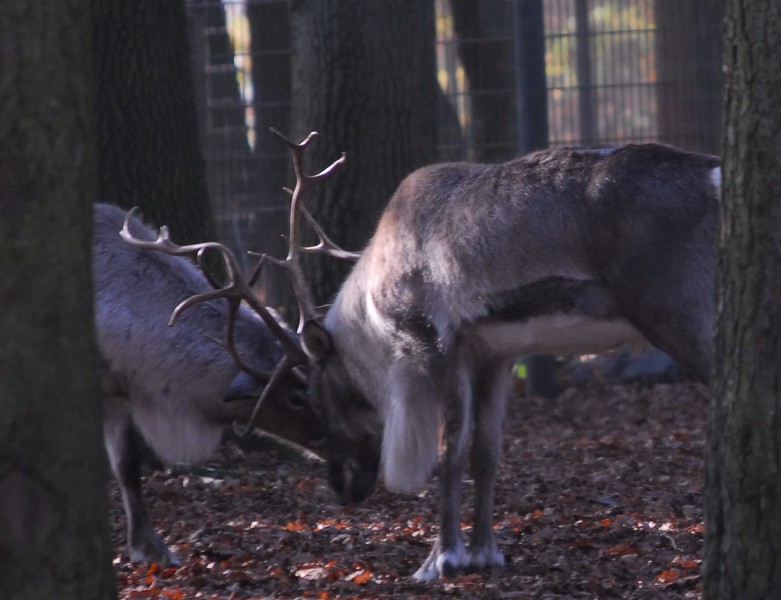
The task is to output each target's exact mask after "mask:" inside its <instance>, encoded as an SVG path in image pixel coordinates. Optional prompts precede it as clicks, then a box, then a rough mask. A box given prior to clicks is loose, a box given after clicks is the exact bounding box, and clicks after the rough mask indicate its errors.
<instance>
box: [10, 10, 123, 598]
mask: <svg viewBox="0 0 781 600" xmlns="http://www.w3.org/2000/svg"><path fill="white" fill-rule="evenodd" d="M88 9H89V2H87V1H85V0H48V1H45V2H28V1H27V0H5V1H4V2H3V3H2V4H0V40H2V45H0V64H2V65H3V69H2V73H3V76H2V77H0V97H2V99H3V100H2V104H1V105H0V106H1V108H0V155H2V157H3V159H2V160H0V211H2V215H3V217H2V219H0V306H2V311H0V340H2V342H0V582H1V583H0V595H1V596H2V597H3V598H5V599H17V598H18V599H25V600H27V599H30V598H57V599H60V600H69V599H73V600H83V599H85V598H90V599H92V598H96V599H97V598H114V597H116V589H115V581H114V573H113V569H112V565H111V542H110V537H109V525H108V500H107V495H106V481H107V476H108V469H107V463H106V458H105V451H104V449H103V440H102V436H101V414H102V411H101V405H100V395H99V386H98V378H97V370H96V367H97V365H96V363H97V349H96V344H95V335H94V326H93V315H92V289H91V283H90V282H91V279H90V265H91V261H90V254H91V253H90V250H91V247H90V246H91V244H90V239H91V229H92V200H93V196H94V191H95V172H94V169H93V165H94V161H95V150H94V139H93V136H92V132H93V123H92V104H91V102H90V101H89V99H90V98H91V92H92V81H91V70H90V68H89V67H90V63H91V60H90V48H89V37H90V35H89V10H88Z"/></svg>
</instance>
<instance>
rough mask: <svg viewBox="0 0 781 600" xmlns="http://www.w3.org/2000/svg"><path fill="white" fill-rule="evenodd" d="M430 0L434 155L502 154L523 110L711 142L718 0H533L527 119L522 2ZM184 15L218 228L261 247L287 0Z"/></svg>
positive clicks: (521, 123) (286, 96) (570, 126)
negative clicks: (540, 86)
mask: <svg viewBox="0 0 781 600" xmlns="http://www.w3.org/2000/svg"><path fill="white" fill-rule="evenodd" d="M434 1H435V8H436V12H437V20H436V23H437V26H436V36H435V39H434V40H432V43H434V44H435V48H436V55H437V68H438V73H437V77H438V80H439V83H440V87H441V90H442V97H441V99H440V109H441V110H440V114H441V117H440V121H439V139H440V146H439V147H440V158H441V160H453V159H472V160H503V159H506V158H510V157H512V156H515V155H517V154H518V153H519V152H520V151H521V150H522V144H521V142H520V140H521V139H522V137H523V134H524V127H525V126H528V123H529V122H532V123H533V122H534V120H535V119H544V120H545V122H546V123H547V131H548V143H549V144H551V145H586V146H594V145H615V144H620V143H624V142H642V141H662V142H666V143H672V144H675V145H679V146H682V147H686V148H689V149H694V150H700V151H706V152H713V153H716V152H718V150H719V142H720V118H721V108H720V107H721V76H722V75H721V66H720V65H721V47H720V44H721V20H722V15H723V1H720V0H715V1H714V0H687V1H686V2H680V1H679V0H544V2H542V7H543V21H544V48H543V49H542V50H543V53H544V73H545V89H544V90H542V91H540V92H539V93H541V94H544V96H545V102H544V103H543V106H544V109H543V112H544V113H545V114H535V115H532V116H531V121H530V120H529V115H528V114H527V115H525V118H522V117H523V116H524V114H525V111H526V112H528V109H529V107H527V106H524V101H523V98H524V95H523V94H522V92H523V91H524V85H525V84H526V82H525V81H524V79H523V77H522V76H521V74H522V73H523V71H522V70H521V69H520V66H521V64H522V61H523V59H524V58H525V55H524V52H526V51H528V47H529V46H528V40H526V39H524V35H527V36H528V27H527V28H526V29H524V26H525V25H528V21H527V20H525V19H528V18H529V15H530V13H529V11H528V7H529V3H528V2H527V1H526V0H434ZM188 14H189V22H190V32H191V42H192V43H191V45H192V48H193V69H194V72H195V76H196V82H197V94H198V100H199V107H200V109H199V110H200V126H201V139H202V144H203V152H204V156H205V159H206V163H207V174H208V180H209V187H210V194H211V198H212V204H213V207H214V211H215V215H216V217H217V221H218V228H219V234H220V236H221V237H222V239H223V240H224V241H226V242H228V243H230V244H232V245H234V246H236V247H237V248H238V249H239V250H243V249H247V248H254V249H258V248H260V247H268V246H267V243H266V242H267V240H266V239H265V238H267V237H268V235H269V232H270V231H272V230H273V229H274V227H277V226H279V225H280V223H282V224H283V223H284V211H285V208H284V207H285V204H286V197H285V195H284V194H283V193H282V192H281V186H282V185H283V184H284V182H285V174H286V173H287V166H286V161H287V158H286V155H285V152H284V150H283V148H281V147H280V146H278V145H275V143H274V141H273V140H272V139H271V137H270V136H269V135H268V134H267V131H268V127H269V126H275V127H278V128H280V129H281V130H287V128H288V124H289V122H290V88H291V83H290V38H289V35H290V34H289V22H288V19H289V17H288V3H287V1H286V0H222V1H220V0H188ZM525 31H526V32H527V33H524V32H525ZM526 91H528V90H526ZM525 97H526V98H527V101H528V97H529V96H528V94H527V95H526V96H525ZM538 112H539V110H538ZM525 124H526V125H525ZM269 165H271V167H270V168H269ZM261 166H262V167H263V168H261ZM260 173H264V174H265V175H264V179H263V180H261V177H260V175H259V174H260ZM269 173H270V174H271V175H270V176H269V175H268V174H269ZM269 179H271V180H269ZM281 230H282V229H279V230H278V231H281ZM276 235H278V233H277V234H276ZM258 236H261V237H263V238H264V239H258Z"/></svg>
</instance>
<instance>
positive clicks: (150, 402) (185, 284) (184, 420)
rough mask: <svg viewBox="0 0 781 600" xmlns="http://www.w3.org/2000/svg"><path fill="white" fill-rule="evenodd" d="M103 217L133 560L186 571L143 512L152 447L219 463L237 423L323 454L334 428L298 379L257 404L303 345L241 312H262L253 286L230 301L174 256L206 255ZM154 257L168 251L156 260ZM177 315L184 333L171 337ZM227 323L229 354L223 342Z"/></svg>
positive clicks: (108, 331) (102, 310)
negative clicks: (287, 352) (217, 455)
mask: <svg viewBox="0 0 781 600" xmlns="http://www.w3.org/2000/svg"><path fill="white" fill-rule="evenodd" d="M94 215H95V216H94V218H95V227H94V252H93V277H94V285H95V318H96V326H97V335H98V343H99V347H100V353H101V373H102V387H103V399H104V413H105V415H104V438H105V444H106V448H107V451H108V456H109V460H110V463H111V467H112V470H113V472H114V475H115V476H116V479H117V482H118V484H119V489H120V492H121V494H122V501H123V504H124V508H125V515H126V517H127V528H128V534H127V538H128V546H129V554H130V559H131V560H133V561H139V560H145V561H151V562H157V563H160V564H164V565H165V564H169V563H174V564H176V563H178V560H177V558H176V557H175V556H174V554H173V553H172V552H171V551H170V550H169V549H168V548H167V547H166V546H165V544H164V543H163V541H162V540H161V539H160V537H159V536H158V535H157V533H156V532H155V530H154V528H153V526H152V524H151V523H150V521H149V516H148V514H147V511H146V507H145V504H144V499H143V495H142V490H141V476H140V464H141V462H140V460H141V450H142V446H141V439H143V442H145V443H146V444H147V445H148V446H149V447H150V448H151V449H152V450H154V452H155V453H156V454H157V455H158V456H159V457H160V458H161V459H162V460H163V461H165V462H174V463H177V462H185V463H194V462H198V461H201V460H204V459H206V458H207V457H208V456H209V455H211V454H212V453H213V451H214V449H215V447H216V446H217V444H218V443H219V441H220V439H221V437H222V435H223V432H224V430H225V428H226V426H229V425H231V424H232V423H239V424H241V425H242V427H243V426H244V424H247V425H246V428H245V432H248V431H250V430H253V429H254V428H255V427H258V428H261V429H263V430H265V431H268V432H270V433H273V434H275V435H277V436H280V437H282V438H285V439H287V440H290V441H292V442H295V443H297V444H299V445H301V446H304V447H306V448H309V449H311V450H313V451H315V452H321V451H322V438H323V428H322V425H321V422H320V419H319V417H318V415H317V414H316V413H315V412H314V411H313V409H312V405H311V404H310V402H309V400H308V397H307V394H306V380H305V377H302V376H301V373H300V372H299V371H293V370H290V371H289V372H288V373H287V374H286V376H285V377H283V378H282V379H281V380H279V381H278V383H277V385H276V390H275V391H274V393H273V394H271V395H267V396H266V397H264V399H263V401H262V402H260V403H259V404H257V406H256V400H257V399H258V396H260V394H261V391H262V390H263V389H264V386H265V384H266V383H267V381H268V379H269V373H270V372H271V371H272V370H273V369H274V367H275V366H277V363H279V362H280V360H281V358H282V357H283V348H284V347H285V345H287V346H289V347H291V348H295V349H297V348H298V346H297V343H298V342H297V336H296V335H295V334H293V333H292V332H290V331H289V330H288V329H287V328H286V326H285V325H284V323H281V322H277V320H276V318H274V315H272V314H271V313H270V312H269V311H267V310H264V312H263V314H262V316H260V317H259V316H258V315H256V314H254V313H253V312H252V311H251V310H249V309H248V308H247V306H245V305H240V304H239V303H240V302H241V300H242V299H244V298H243V296H242V294H244V295H246V296H247V298H246V302H254V303H256V304H258V302H257V299H256V298H255V296H254V294H252V292H251V290H250V289H249V287H251V286H247V285H245V286H244V287H243V288H241V289H240V290H239V293H238V294H237V295H235V296H234V297H232V298H229V299H228V301H225V300H222V299H220V298H221V297H227V296H225V295H224V293H223V292H219V291H218V292H217V293H215V290H214V289H213V284H212V283H211V282H210V281H209V279H208V278H207V276H205V274H204V272H202V271H199V270H198V269H196V268H195V266H194V265H193V264H192V263H191V261H189V260H188V259H185V258H183V257H182V256H177V255H174V256H171V255H169V254H166V253H164V252H169V253H172V254H179V255H183V254H188V253H191V252H192V251H194V250H195V251H197V250H201V249H202V247H200V246H199V247H196V248H194V249H193V247H187V246H185V247H178V246H175V245H173V244H172V243H171V242H170V240H168V238H167V233H166V234H165V235H164V236H163V239H160V238H159V237H156V234H155V233H154V232H153V231H152V230H151V229H149V228H148V227H146V226H145V225H143V224H142V223H141V222H140V221H139V220H138V219H136V218H135V217H133V216H132V215H129V214H126V213H125V212H124V211H122V210H120V209H119V208H117V207H114V206H110V205H107V204H97V205H95V208H94ZM120 230H122V233H123V235H124V237H125V238H126V239H124V240H123V238H122V237H120ZM207 246H208V247H209V248H211V247H217V246H219V245H218V244H212V245H207ZM149 247H152V248H156V249H158V250H163V252H158V253H150V252H148V251H147V250H146V248H149ZM207 249H208V248H207ZM216 249H218V250H219V248H216ZM224 251H227V249H224ZM226 265H227V266H228V270H229V271H230V269H235V268H236V265H235V261H234V262H233V263H230V261H228V262H226ZM242 283H243V280H242ZM193 295H195V299H193V298H190V299H189V300H186V299H187V298H189V297H191V296H193ZM185 300H186V302H183V301H185ZM180 303H182V304H181V305H180ZM196 304H197V306H196ZM177 305H180V306H179V308H176V307H177ZM174 308H176V312H175V313H174V318H173V319H172V321H173V320H176V321H177V324H176V326H175V327H169V326H168V325H169V316H170V315H171V313H172V311H173V310H174ZM185 309H187V310H186V311H185ZM264 319H265V320H264ZM226 324H228V330H227V334H226V335H227V340H226V342H225V344H224V346H225V347H224V348H223V347H220V345H219V344H218V343H215V342H217V341H218V338H220V337H221V336H222V335H223V331H224V330H225V329H226ZM208 338H211V340H210V339H208ZM140 438H141V439H140Z"/></svg>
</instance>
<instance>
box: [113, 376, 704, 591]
mask: <svg viewBox="0 0 781 600" xmlns="http://www.w3.org/2000/svg"><path fill="white" fill-rule="evenodd" d="M706 405H707V398H706V396H705V392H704V391H703V390H702V389H700V388H698V387H696V386H692V385H685V384H676V385H643V384H632V385H622V384H606V383H604V382H591V383H589V384H585V385H580V386H578V387H571V388H569V389H567V390H565V391H564V392H563V393H562V394H561V395H560V396H559V397H558V398H556V399H554V400H543V399H537V398H525V397H521V396H519V397H517V398H515V399H514V400H513V402H512V404H511V407H510V412H509V415H508V420H507V426H506V429H505V439H504V448H505V454H504V460H503V462H502V467H501V470H500V473H499V477H498V479H497V486H496V490H497V499H496V513H495V523H496V526H495V529H496V535H497V540H498V542H499V544H500V546H501V547H502V549H503V551H504V553H505V556H506V559H507V563H508V564H507V566H506V567H505V569H504V570H503V571H501V572H492V573H486V574H470V575H463V576H460V577H456V578H454V579H450V580H442V581H438V582H434V583H431V584H425V585H424V584H418V583H415V582H413V581H412V580H411V579H410V577H409V576H410V574H411V573H413V572H414V571H415V569H416V568H417V567H418V566H419V564H420V562H421V561H422V560H423V559H424V558H425V556H426V554H427V552H428V550H429V547H430V545H431V543H432V540H433V538H434V536H435V535H436V530H437V527H436V525H437V518H436V515H437V510H438V509H437V502H436V497H437V494H436V485H435V482H432V483H431V484H430V485H429V486H428V487H427V488H425V489H424V490H421V492H420V493H419V494H418V495H416V496H400V495H395V494H390V493H388V492H386V491H384V490H382V489H380V490H378V491H377V492H376V493H375V494H374V495H373V496H372V497H371V498H370V499H369V500H368V501H367V502H366V503H365V504H364V505H362V506H358V507H350V508H345V507H341V506H339V505H338V504H336V503H335V500H334V497H333V495H332V494H331V492H330V491H329V489H328V486H327V484H326V480H325V467H324V465H322V464H320V463H317V462H313V461H310V460H305V459H301V458H297V457H295V456H290V455H285V453H283V452H279V451H271V452H269V451H254V450H253V451H241V450H238V449H237V448H236V447H235V445H232V444H228V445H227V446H226V447H225V448H223V449H222V450H221V451H220V453H219V454H218V455H217V456H216V457H215V459H214V460H213V461H212V462H210V463H209V464H208V465H205V466H203V467H200V468H193V469H189V470H187V471H182V472H179V471H174V472H171V471H167V472H163V473H160V472H157V473H151V474H149V475H148V476H147V478H146V483H145V490H146V493H147V497H148V502H149V509H150V513H151V516H152V519H153V520H154V522H155V523H156V524H157V527H158V529H159V530H160V531H161V532H162V533H163V536H164V538H165V540H166V541H167V543H169V544H170V545H171V547H172V548H173V550H174V551H175V552H176V553H177V554H178V555H179V557H180V558H181V559H182V565H181V566H179V567H175V568H168V569H160V568H159V567H158V566H157V565H134V564H131V563H129V562H128V560H127V556H126V555H125V554H124V552H123V550H124V532H125V529H124V515H123V514H122V510H121V503H120V501H119V497H118V493H117V491H116V487H115V486H114V485H113V484H112V488H111V495H112V518H113V527H114V543H115V547H116V548H117V553H118V554H117V557H116V560H115V566H116V570H117V576H118V581H119V587H120V598H122V599H130V598H133V599H154V600H157V599H160V600H179V599H185V598H187V599H190V598H203V599H206V600H211V599H236V600H238V599H255V598H313V599H320V600H329V599H335V598H344V599H348V598H385V597H405V598H450V597H456V598H474V597H483V598H499V599H504V600H512V599H519V600H526V599H528V600H531V599H545V600H554V599H565V598H566V599H578V598H584V599H585V598H600V599H609V598H631V599H635V598H637V599H645V598H666V599H668V598H672V599H683V598H687V599H697V598H700V596H701V595H700V591H699V584H700V581H699V569H700V561H701V557H702V539H703V527H702V510H701V504H702V485H703V481H702V470H703V463H702V460H703V459H702V451H703V443H704V422H705V411H706ZM472 492H473V486H472V482H471V480H470V479H469V478H468V477H467V476H465V478H464V500H465V502H464V506H465V511H464V524H463V529H464V530H465V532H466V533H467V534H468V531H469V529H470V521H469V519H470V512H469V510H468V508H470V507H471V504H470V501H471V496H472Z"/></svg>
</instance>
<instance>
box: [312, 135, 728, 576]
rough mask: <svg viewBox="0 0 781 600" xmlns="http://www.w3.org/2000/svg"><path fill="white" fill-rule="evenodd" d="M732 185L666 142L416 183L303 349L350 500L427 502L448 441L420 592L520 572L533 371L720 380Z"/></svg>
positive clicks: (709, 164) (333, 461) (712, 165)
mask: <svg viewBox="0 0 781 600" xmlns="http://www.w3.org/2000/svg"><path fill="white" fill-rule="evenodd" d="M719 186H720V166H719V160H718V158H716V157H713V156H706V155H701V154H693V153H689V152H684V151H681V150H677V149H674V148H670V147H666V146H661V145H656V144H644V145H628V146H623V147H619V148H615V149H606V150H573V149H554V150H543V151H540V152H535V153H533V154H530V155H528V156H526V157H523V158H520V159H517V160H513V161H511V162H507V163H504V164H500V165H474V164H441V165H435V166H431V167H427V168H423V169H420V170H418V171H415V172H414V173H412V174H411V175H409V176H408V177H407V178H406V179H405V180H404V181H403V182H402V183H401V185H400V186H399V188H398V190H397V191H396V192H395V194H394V195H393V197H392V198H391V200H390V202H389V204H388V206H387V208H386V209H385V211H384V213H383V215H382V217H381V219H380V222H379V224H378V226H377V230H376V232H375V234H374V236H373V238H372V239H371V241H370V242H369V244H368V246H367V248H366V250H365V251H364V252H363V253H362V255H361V258H360V260H359V261H358V263H357V264H356V266H355V268H354V269H353V271H352V273H351V274H350V276H349V277H348V279H347V280H346V282H345V283H344V285H343V286H342V288H341V290H340V291H339V293H338V295H337V297H336V300H335V302H334V303H333V305H332V307H331V308H330V310H329V311H328V313H327V314H326V316H325V318H324V320H323V321H322V324H320V323H318V322H317V321H315V320H309V321H307V323H306V324H305V326H304V328H303V331H302V343H303V346H304V349H305V350H306V351H307V353H308V354H309V356H310V358H311V360H312V363H313V370H312V372H311V373H310V381H311V385H310V397H311V398H312V401H313V402H314V403H315V404H316V405H317V407H318V410H319V411H320V412H322V414H323V417H324V420H325V423H326V430H327V446H326V447H327V453H328V461H329V469H330V482H331V485H332V487H333V488H334V490H335V491H336V493H337V494H338V495H339V497H340V499H341V500H342V501H343V502H345V503H350V502H359V501H361V500H363V499H365V498H366V497H367V496H368V495H369V494H370V493H371V492H372V490H373V489H374V487H375V484H376V481H377V479H378V474H379V473H380V472H381V473H382V477H383V479H384V483H385V486H386V487H388V488H390V489H394V490H402V491H412V490H414V489H415V488H416V487H418V486H420V485H421V484H422V483H423V482H424V481H425V480H426V479H427V477H429V476H430V475H431V473H432V472H433V470H434V468H435V466H436V465H437V462H438V459H439V446H440V439H441V441H442V445H443V455H442V457H441V461H440V465H439V485H440V495H441V498H440V500H441V513H440V523H439V533H438V537H437V540H436V542H435V544H434V547H433V549H432V550H431V553H430V554H429V556H428V558H426V560H425V561H424V562H423V565H422V566H421V567H420V569H419V570H418V571H417V572H416V573H415V577H416V578H417V579H420V580H430V579H434V578H437V577H440V576H450V575H453V574H455V573H457V572H459V571H461V570H464V569H481V568H486V567H501V566H502V565H503V563H504V558H503V555H502V552H501V551H500V550H499V548H498V546H497V544H496V542H495V540H494V536H493V532H492V512H493V502H494V491H493V484H494V479H495V474H496V470H497V465H498V461H499V456H500V446H501V429H502V420H503V414H504V409H505V400H506V397H507V395H508V389H509V382H510V363H511V362H512V361H513V360H514V359H515V358H516V357H518V356H520V355H524V354H529V353H556V354H583V353H592V352H601V351H605V350H608V349H611V348H614V347H616V346H618V345H620V344H622V343H625V342H631V343H635V344H644V343H647V342H650V343H652V344H654V345H656V346H658V347H659V348H661V349H662V350H664V351H666V352H667V353H669V354H670V355H672V356H673V357H674V358H675V359H677V360H678V361H679V363H680V364H681V365H683V366H684V367H686V368H688V370H689V372H690V373H691V374H692V375H693V376H694V377H695V378H697V379H699V380H703V381H704V380H705V379H706V378H707V376H708V371H709V363H710V358H711V353H712V352H711V322H712V318H713V316H712V313H713V291H714V290H713V288H714V277H715V275H714V273H715V236H716V231H717V220H718V215H717V196H718V190H719ZM440 432H441V437H440ZM470 437H471V448H470V447H469V440H470ZM467 452H468V453H469V457H470V459H471V465H472V474H473V477H474V480H475V515H474V521H473V526H472V533H471V540H470V546H469V550H468V551H467V549H466V547H465V544H464V541H463V540H462V536H461V494H460V489H459V485H460V480H461V473H462V468H463V463H464V461H465V458H466V455H467Z"/></svg>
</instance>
